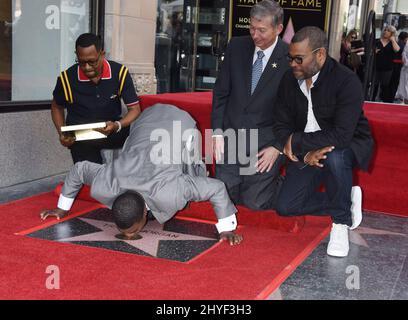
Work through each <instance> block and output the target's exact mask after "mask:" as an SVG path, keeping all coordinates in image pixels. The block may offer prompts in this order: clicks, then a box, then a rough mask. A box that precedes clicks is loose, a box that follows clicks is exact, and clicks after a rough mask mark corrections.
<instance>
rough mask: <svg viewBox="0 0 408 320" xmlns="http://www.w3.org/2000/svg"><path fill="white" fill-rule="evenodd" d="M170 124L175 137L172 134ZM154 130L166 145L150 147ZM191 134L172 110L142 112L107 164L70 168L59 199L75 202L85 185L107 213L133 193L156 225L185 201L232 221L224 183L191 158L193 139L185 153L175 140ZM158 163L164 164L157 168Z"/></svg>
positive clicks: (187, 119) (185, 119)
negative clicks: (207, 205) (200, 203)
mask: <svg viewBox="0 0 408 320" xmlns="http://www.w3.org/2000/svg"><path fill="white" fill-rule="evenodd" d="M173 123H175V124H176V126H179V127H180V129H181V131H180V130H179V129H177V128H175V129H174V128H173ZM158 128H159V129H163V130H166V131H167V132H168V133H169V138H170V141H167V143H166V141H165V139H163V140H159V141H158V142H157V141H151V140H152V139H151V134H152V133H154V130H156V129H158ZM194 128H195V121H194V120H193V119H192V118H191V116H190V115H189V114H188V113H187V112H185V111H182V110H180V109H178V108H177V107H174V106H171V105H163V104H157V105H155V106H152V107H150V108H148V109H146V110H144V111H143V112H142V113H141V115H140V116H139V117H138V118H137V120H136V121H135V122H133V123H132V125H131V128H130V134H129V137H128V139H127V140H126V142H125V144H124V146H123V149H122V150H121V151H120V152H118V153H117V154H116V155H115V156H114V157H113V160H112V161H110V162H109V163H106V164H103V165H100V164H95V163H91V162H88V161H83V162H79V163H77V164H75V166H74V167H72V169H71V171H70V172H69V174H68V175H67V177H66V179H65V184H64V187H63V189H62V195H63V196H65V197H67V198H75V196H76V195H77V193H78V191H79V189H80V187H81V186H82V184H87V185H90V186H91V195H92V197H93V198H95V199H96V200H98V201H100V202H101V203H103V204H105V205H107V206H108V207H111V206H112V204H113V202H114V200H115V199H116V198H117V197H118V196H119V195H120V194H122V193H124V192H126V191H127V190H134V191H137V192H139V193H140V194H141V195H142V196H143V197H144V199H145V201H146V204H147V205H148V207H149V208H150V210H151V211H152V214H153V215H154V217H155V218H156V219H157V220H158V221H159V222H160V223H164V222H166V221H167V220H169V219H170V218H171V217H173V216H174V215H175V213H176V212H177V211H179V210H181V209H183V208H184V207H185V206H186V205H187V203H188V202H189V201H206V200H210V202H211V203H212V205H213V207H214V210H215V213H216V215H217V218H218V219H222V218H226V217H229V216H231V215H233V214H234V213H235V212H236V211H237V209H236V208H235V206H234V205H233V204H232V202H231V200H230V199H229V197H228V194H227V191H226V188H225V185H224V183H223V182H221V181H219V180H216V179H212V178H208V177H207V176H206V170H205V165H204V164H203V162H202V161H201V156H199V154H198V153H197V152H194V151H197V149H196V148H198V150H199V148H200V145H199V141H200V140H199V139H197V136H195V139H194V140H193V146H192V147H191V148H187V147H186V140H187V139H184V137H183V139H181V138H180V137H178V136H179V135H178V134H177V132H181V133H183V132H185V131H186V130H191V129H194ZM175 130H176V131H175ZM190 133H191V132H190ZM186 136H190V134H189V135H186ZM169 143H170V144H171V148H168V149H167V150H164V151H163V150H161V152H158V147H159V146H160V144H161V146H164V147H169V145H168V144H169ZM164 149H166V148H164ZM173 153H174V155H173ZM197 154H198V155H197ZM194 155H195V156H194ZM179 157H180V158H181V159H182V161H179V160H180V159H177V158H179ZM160 159H162V160H163V159H166V160H167V161H166V163H157V162H158V161H159V160H160Z"/></svg>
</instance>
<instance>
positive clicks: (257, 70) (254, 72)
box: [251, 51, 265, 94]
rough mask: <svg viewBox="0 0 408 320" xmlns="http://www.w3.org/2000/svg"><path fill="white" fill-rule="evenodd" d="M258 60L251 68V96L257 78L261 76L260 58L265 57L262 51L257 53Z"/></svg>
mask: <svg viewBox="0 0 408 320" xmlns="http://www.w3.org/2000/svg"><path fill="white" fill-rule="evenodd" d="M257 54H258V58H257V59H256V61H255V63H254V64H253V66H252V84H251V94H253V93H254V91H255V88H256V85H257V84H258V81H259V78H260V77H261V75H262V58H263V57H264V56H265V54H264V53H263V51H258V52H257Z"/></svg>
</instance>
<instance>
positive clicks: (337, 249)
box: [327, 223, 349, 257]
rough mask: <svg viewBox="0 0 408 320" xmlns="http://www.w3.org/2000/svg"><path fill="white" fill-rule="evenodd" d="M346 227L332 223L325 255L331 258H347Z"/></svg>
mask: <svg viewBox="0 0 408 320" xmlns="http://www.w3.org/2000/svg"><path fill="white" fill-rule="evenodd" d="M348 229H349V227H348V225H346V224H336V223H333V225H332V229H331V232H330V241H329V244H328V246H327V254H328V255H329V256H333V257H347V255H348V252H349V239H348Z"/></svg>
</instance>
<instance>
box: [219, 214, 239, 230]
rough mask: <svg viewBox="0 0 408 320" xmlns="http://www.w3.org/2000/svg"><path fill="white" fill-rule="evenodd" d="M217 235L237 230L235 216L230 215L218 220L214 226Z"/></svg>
mask: <svg viewBox="0 0 408 320" xmlns="http://www.w3.org/2000/svg"><path fill="white" fill-rule="evenodd" d="M215 226H216V228H217V230H218V233H221V232H226V231H233V230H235V229H236V228H237V217H236V216H235V214H232V215H230V216H229V217H226V218H222V219H219V220H218V223H217V224H215Z"/></svg>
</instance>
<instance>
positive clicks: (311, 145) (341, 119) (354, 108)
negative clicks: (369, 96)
mask: <svg viewBox="0 0 408 320" xmlns="http://www.w3.org/2000/svg"><path fill="white" fill-rule="evenodd" d="M311 93H312V103H313V112H314V115H315V117H316V120H317V122H318V123H319V126H320V128H321V130H320V131H316V132H312V133H305V132H304V129H305V126H306V122H307V110H308V101H307V98H306V97H305V95H304V94H303V92H302V91H301V89H300V87H299V83H298V80H297V79H296V78H295V77H294V75H293V73H292V70H289V71H288V72H286V74H285V75H284V77H283V79H282V81H281V84H280V88H279V94H278V100H277V103H276V105H275V110H274V115H275V116H274V118H275V122H274V125H273V131H274V133H275V135H276V138H277V140H278V143H277V144H276V145H275V146H276V147H277V148H278V149H280V150H282V149H283V147H284V145H285V143H286V141H287V139H288V138H289V136H290V134H292V133H293V137H292V152H293V153H294V154H295V155H297V156H298V157H301V159H303V156H304V155H305V154H306V153H307V152H309V151H312V150H316V149H320V148H323V147H326V146H331V145H333V146H335V147H336V148H339V149H341V148H346V147H350V148H351V149H352V150H353V152H354V154H355V156H356V159H357V162H358V164H359V166H360V168H362V169H367V168H368V166H369V161H370V158H371V155H372V152H373V147H374V140H373V138H372V136H371V130H370V127H369V124H368V120H367V118H366V117H365V116H364V113H363V109H362V106H363V102H364V100H363V90H362V86H361V82H360V80H359V79H358V77H357V76H356V75H355V74H354V73H353V72H352V71H351V70H349V69H347V68H346V67H344V66H343V65H341V64H339V63H338V62H337V61H335V60H334V59H333V58H330V57H327V59H326V62H325V63H324V65H323V68H322V69H321V70H320V74H319V77H318V79H317V80H316V82H315V83H314V86H313V88H312V89H311Z"/></svg>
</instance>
